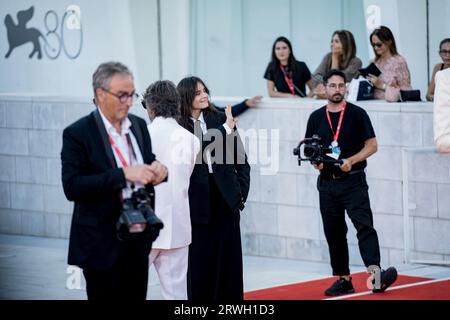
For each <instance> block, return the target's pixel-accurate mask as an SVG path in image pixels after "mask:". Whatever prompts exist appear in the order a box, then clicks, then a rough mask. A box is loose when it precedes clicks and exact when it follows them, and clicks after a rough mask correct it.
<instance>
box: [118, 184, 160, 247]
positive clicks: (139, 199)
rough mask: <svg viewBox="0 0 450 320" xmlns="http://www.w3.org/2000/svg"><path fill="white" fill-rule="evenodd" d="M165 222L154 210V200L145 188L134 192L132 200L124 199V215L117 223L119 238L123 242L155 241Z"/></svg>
mask: <svg viewBox="0 0 450 320" xmlns="http://www.w3.org/2000/svg"><path fill="white" fill-rule="evenodd" d="M163 227H164V224H163V222H162V221H161V220H160V219H159V218H158V217H157V216H156V214H155V212H154V211H153V208H152V198H151V197H150V195H149V193H148V192H147V191H146V190H145V189H144V188H139V189H137V190H136V191H133V193H132V194H131V197H130V198H127V199H124V201H123V208H122V214H121V215H120V217H119V220H118V221H117V237H118V238H119V240H121V241H126V240H131V239H138V238H142V239H146V240H149V241H152V242H153V241H155V240H156V238H157V237H158V236H159V231H160V230H161V229H162V228H163Z"/></svg>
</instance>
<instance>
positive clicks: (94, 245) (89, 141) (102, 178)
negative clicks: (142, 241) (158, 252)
mask: <svg viewBox="0 0 450 320" xmlns="http://www.w3.org/2000/svg"><path fill="white" fill-rule="evenodd" d="M128 118H129V119H130V121H131V123H132V126H131V128H130V129H131V131H132V132H133V134H134V136H135V137H136V140H137V142H138V145H139V148H140V151H141V153H142V157H143V159H144V162H145V163H147V164H150V163H151V162H153V161H154V160H155V155H154V154H153V153H152V150H151V142H150V136H149V134H148V130H147V125H146V123H145V121H144V120H143V119H141V118H138V117H136V116H134V115H131V114H130V115H128ZM61 161H62V183H63V188H64V193H65V195H66V197H67V199H68V200H70V201H74V202H75V206H74V211H73V217H72V225H71V230H70V241H69V257H68V263H69V264H70V265H77V266H79V267H81V268H85V267H87V268H92V269H99V270H100V269H109V268H110V267H111V266H112V265H113V264H114V262H115V261H116V259H117V257H118V252H119V245H120V242H119V240H118V239H117V235H116V222H117V220H118V218H119V216H120V212H121V208H122V201H121V192H122V189H123V188H124V187H125V186H126V180H125V176H124V172H123V170H122V169H121V168H117V164H116V162H115V159H114V155H113V152H112V150H111V146H110V144H109V141H108V137H107V133H106V129H105V126H104V124H103V122H102V120H101V117H100V113H99V112H98V110H95V111H93V112H92V113H91V114H89V115H88V116H86V117H83V118H81V119H80V120H78V121H76V122H75V123H73V124H71V125H70V126H68V127H67V128H66V129H65V130H64V132H63V146H62V151H61ZM146 189H147V191H148V192H149V193H151V194H152V195H154V189H153V186H151V185H147V186H146ZM149 246H150V248H151V243H150V244H149ZM150 248H147V249H148V250H150Z"/></svg>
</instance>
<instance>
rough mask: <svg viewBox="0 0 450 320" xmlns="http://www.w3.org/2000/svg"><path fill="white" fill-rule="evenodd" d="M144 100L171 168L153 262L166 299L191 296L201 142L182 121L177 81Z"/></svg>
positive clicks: (160, 189) (159, 85)
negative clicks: (193, 195) (192, 204)
mask: <svg viewBox="0 0 450 320" xmlns="http://www.w3.org/2000/svg"><path fill="white" fill-rule="evenodd" d="M142 104H143V106H144V108H146V109H147V112H148V115H149V117H150V120H151V124H150V125H148V130H149V133H150V136H151V139H152V150H153V152H154V153H155V155H156V156H157V157H158V160H159V161H160V162H161V163H163V164H164V165H165V166H166V167H167V169H168V172H169V174H168V181H167V183H163V184H161V185H159V186H157V187H155V214H156V215H157V216H158V217H159V218H160V219H161V220H162V221H163V223H164V228H163V229H162V230H161V232H160V234H159V237H158V238H157V239H156V240H155V241H154V242H153V246H152V250H151V252H150V256H149V265H152V264H153V265H154V267H155V269H156V272H157V273H158V277H159V280H160V284H161V289H162V296H163V298H164V299H166V300H186V299H187V268H188V252H189V249H188V248H189V247H188V246H189V244H190V243H191V219H190V211H189V198H188V190H189V180H190V177H191V174H192V171H193V169H194V165H195V159H196V157H197V154H198V152H199V151H200V141H199V140H198V138H197V137H196V136H194V135H193V134H192V133H190V132H189V131H188V130H186V129H184V128H183V127H182V126H180V125H179V124H178V123H177V120H176V118H177V117H178V115H179V112H180V111H179V110H180V96H179V94H178V92H177V89H176V87H175V85H174V84H173V83H172V82H170V81H156V82H155V83H153V84H151V85H150V86H149V87H148V88H147V90H146V91H145V93H144V100H143V102H142Z"/></svg>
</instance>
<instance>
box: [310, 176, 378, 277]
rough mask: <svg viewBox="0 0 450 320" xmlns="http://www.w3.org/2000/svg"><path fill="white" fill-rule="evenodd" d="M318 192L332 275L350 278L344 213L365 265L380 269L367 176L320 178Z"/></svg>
mask: <svg viewBox="0 0 450 320" xmlns="http://www.w3.org/2000/svg"><path fill="white" fill-rule="evenodd" d="M317 189H318V190H319V198H320V212H321V215H322V221H323V228H324V232H325V237H326V239H327V242H328V248H329V251H330V260H331V267H332V269H333V275H336V276H343V275H349V274H350V269H349V257H348V244H347V231H348V229H347V224H346V223H345V211H346V212H347V214H348V216H349V218H350V219H351V221H352V223H353V225H354V226H355V229H356V231H357V234H356V236H357V238H358V245H359V251H360V253H361V257H362V259H363V261H364V264H365V265H366V267H369V266H372V265H375V266H378V267H380V246H379V243H378V236H377V232H376V231H375V229H374V227H373V216H372V210H371V209H370V200H369V193H368V189H369V187H368V185H367V181H366V174H365V173H364V172H360V173H356V174H353V175H348V176H346V177H343V178H340V179H336V180H333V179H325V178H324V177H322V176H319V178H318V181H317Z"/></svg>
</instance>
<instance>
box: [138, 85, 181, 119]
mask: <svg viewBox="0 0 450 320" xmlns="http://www.w3.org/2000/svg"><path fill="white" fill-rule="evenodd" d="M143 98H144V101H143V105H144V107H145V108H146V109H147V108H148V109H149V110H151V111H153V113H154V115H155V117H164V118H177V117H178V116H179V115H180V102H181V98H180V95H179V94H178V91H177V88H176V87H175V85H174V84H173V82H172V81H169V80H163V81H156V82H154V83H152V84H151V85H150V86H149V87H148V88H147V90H145V92H144V94H143Z"/></svg>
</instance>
